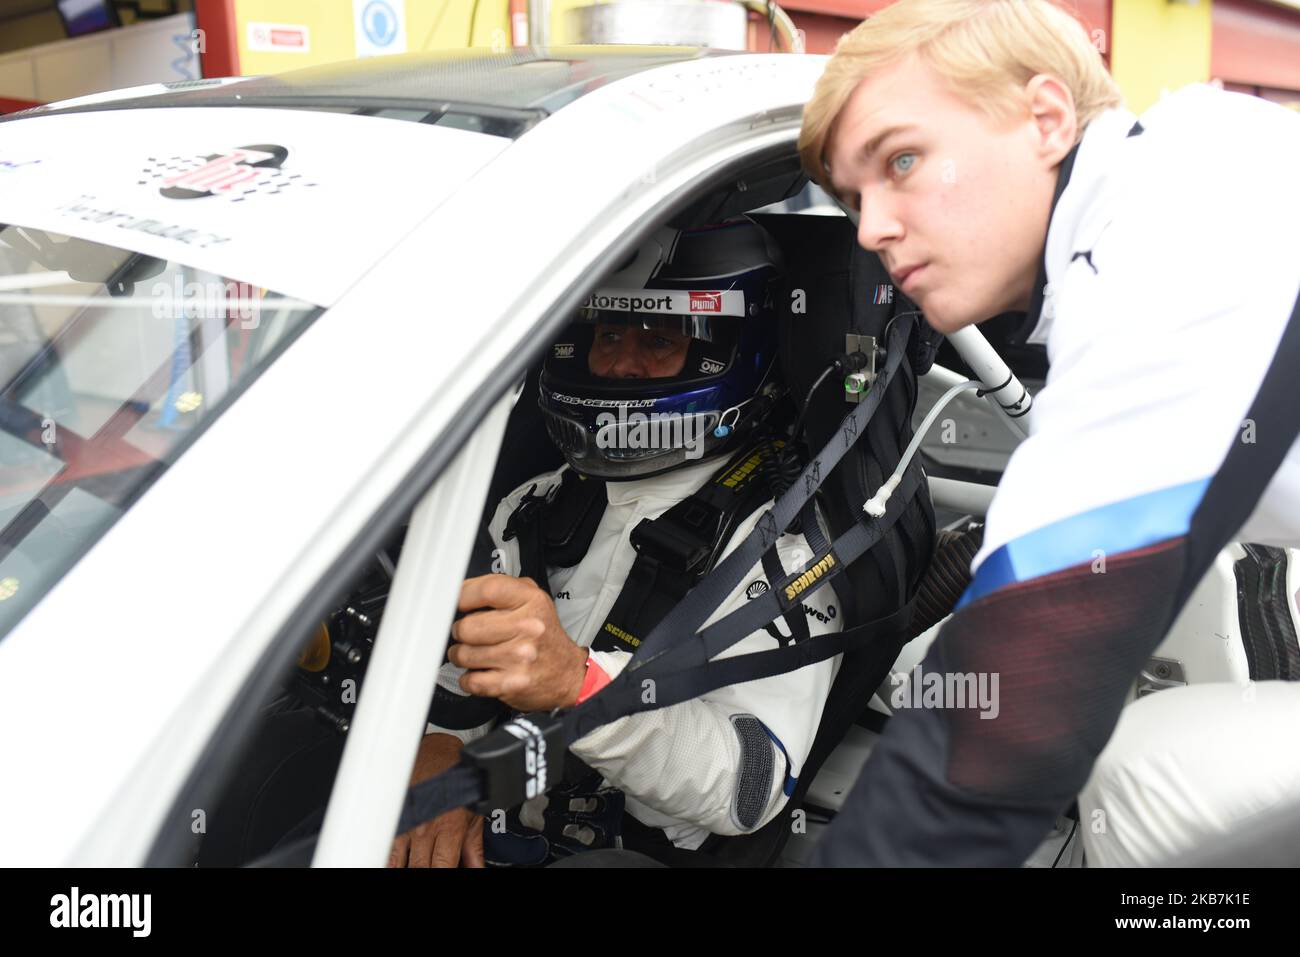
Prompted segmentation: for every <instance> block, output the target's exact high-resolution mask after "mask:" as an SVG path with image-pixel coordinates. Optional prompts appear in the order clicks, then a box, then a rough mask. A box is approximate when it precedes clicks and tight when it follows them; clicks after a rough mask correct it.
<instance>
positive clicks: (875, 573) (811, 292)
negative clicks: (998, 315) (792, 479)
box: [700, 214, 939, 867]
mask: <svg viewBox="0 0 1300 957" xmlns="http://www.w3.org/2000/svg"><path fill="white" fill-rule="evenodd" d="M751 218H752V219H754V221H755V222H757V223H758V224H759V225H761V226H762V227H764V228H765V229H767V230H768V231H769V232H770V233H771V234H772V236H773V237H774V238H775V239H776V241H777V244H778V245H779V246H780V248H781V250H782V252H783V253H784V254H785V257H786V270H787V273H786V274H787V288H786V289H785V290H784V295H783V298H782V303H783V305H782V311H781V331H780V349H781V352H780V356H781V363H782V366H783V368H784V372H785V376H786V381H787V383H788V384H789V387H790V391H791V394H792V395H794V396H795V397H796V399H799V400H802V399H803V397H804V396H805V395H807V393H808V390H809V389H810V388H811V387H812V386H813V383H814V382H815V381H816V379H817V377H818V376H819V375H820V374H821V372H822V371H823V370H824V369H825V367H826V365H827V363H828V362H829V361H830V359H831V358H833V357H835V356H837V355H841V354H843V353H844V352H845V351H846V348H845V339H844V336H845V333H846V332H849V331H861V332H863V333H865V334H871V335H874V336H875V337H877V339H878V340H880V341H883V331H884V326H885V324H886V323H887V321H888V318H890V317H892V315H896V314H898V313H899V312H901V311H903V310H905V309H911V308H912V306H911V304H910V303H907V301H906V300H904V299H902V297H901V296H900V297H899V299H898V302H897V303H896V304H891V303H890V302H888V301H878V300H891V299H892V298H893V296H892V289H893V287H892V283H891V281H890V279H889V276H888V273H887V272H886V271H885V269H884V267H883V266H882V265H881V263H880V261H879V260H878V259H877V258H876V257H875V256H874V255H873V254H871V253H868V252H866V251H865V250H863V249H862V248H861V247H859V246H858V244H857V239H856V232H855V230H854V228H853V225H852V224H851V223H850V222H849V220H848V219H846V218H844V217H840V216H816V215H799V214H764V215H754V216H752V217H751ZM798 291H802V293H803V295H802V296H800V295H797V292H798ZM798 303H803V304H806V306H807V312H806V313H803V312H799V311H797V305H796V304H798ZM873 307H878V308H873ZM882 320H884V321H882ZM920 336H921V341H920V342H917V341H915V340H914V343H913V351H912V353H911V354H912V355H913V357H914V358H913V361H911V362H906V361H905V362H903V363H902V364H901V365H900V366H899V370H898V374H897V375H896V376H895V378H894V381H893V382H892V383H891V384H890V387H889V391H888V392H887V393H886V396H885V399H884V401H883V402H882V403H881V406H880V408H879V410H878V411H877V412H876V414H875V415H874V416H873V417H872V419H871V423H870V425H869V426H868V429H867V434H866V435H865V436H863V437H862V438H861V439H859V440H858V443H857V445H856V446H855V451H854V453H851V454H849V455H847V456H845V458H844V459H843V460H842V461H841V462H840V464H839V465H838V466H837V467H836V468H835V470H834V471H832V472H831V473H830V474H829V475H828V476H827V477H826V480H825V481H824V482H823V484H822V486H821V489H820V491H819V492H818V504H819V506H820V508H821V511H822V514H823V515H824V516H825V518H826V523H827V525H828V526H829V528H828V531H829V532H830V537H831V539H832V540H833V539H834V538H835V537H837V536H839V535H842V534H843V533H844V532H846V531H848V530H849V529H850V528H851V527H852V526H853V525H854V524H855V523H856V522H858V521H860V520H861V519H862V517H863V515H862V505H863V503H864V502H865V501H866V500H867V499H868V498H870V496H871V495H873V494H874V493H875V491H876V490H877V489H878V488H879V487H880V485H881V483H882V482H883V481H884V480H885V479H886V478H887V477H888V476H889V475H890V474H891V473H892V472H893V470H894V469H895V467H896V466H897V465H898V462H899V460H900V459H901V458H902V452H903V450H904V449H905V448H906V447H907V444H908V442H909V441H910V440H911V438H912V434H913V430H912V411H913V409H914V408H915V405H916V399H917V378H918V375H919V373H920V372H923V371H924V369H925V367H926V366H927V365H928V362H929V361H931V360H932V358H933V354H934V351H935V350H936V348H937V345H938V342H939V339H938V337H937V335H932V334H931V333H929V332H928V331H926V330H924V329H922V331H921V333H920ZM850 408H851V407H850V406H849V405H848V404H847V403H846V402H845V399H844V393H843V391H842V390H841V389H840V388H839V386H838V383H828V384H827V385H826V386H825V387H824V388H820V389H818V390H817V391H816V393H815V394H814V395H813V396H812V399H811V401H810V402H809V408H808V414H807V426H806V428H807V432H806V444H807V447H808V448H809V449H811V450H814V451H815V450H817V449H820V448H821V447H822V446H823V445H825V444H826V442H827V441H829V439H830V438H831V436H832V435H833V434H834V433H835V432H836V431H837V429H838V427H839V423H840V422H841V420H842V419H843V418H844V416H845V415H846V414H847V412H848V411H849V410H850ZM917 467H919V465H918V466H917ZM935 540H936V528H935V515H934V507H933V505H932V503H931V501H930V495H929V492H928V490H927V487H926V486H925V484H924V483H922V485H921V489H920V491H919V492H918V493H917V494H916V495H915V496H914V498H913V499H912V501H911V502H910V503H909V504H908V506H907V508H906V510H905V511H904V512H903V514H902V516H901V517H900V518H899V520H898V521H897V523H896V524H895V525H894V526H893V527H892V528H891V529H890V530H889V532H888V533H887V534H886V535H885V537H884V538H883V539H882V540H881V541H880V543H879V544H877V545H876V546H875V547H874V548H873V549H871V550H870V551H869V552H867V553H866V554H865V555H863V556H861V557H860V558H858V559H857V561H855V562H853V563H852V564H850V565H849V566H848V567H847V568H846V569H845V570H844V571H843V572H842V573H841V575H840V577H839V578H838V579H836V581H835V583H834V585H833V587H834V589H835V594H836V596H837V597H838V599H839V601H840V604H841V607H842V610H843V612H844V627H845V628H846V629H847V628H850V627H853V626H857V625H863V624H866V623H868V622H871V621H875V620H877V619H880V618H883V617H885V616H887V615H890V614H893V613H894V612H897V611H899V610H900V609H902V608H903V607H904V606H906V605H908V604H909V603H910V602H912V601H913V600H914V598H915V597H916V595H917V592H918V588H919V586H920V583H921V581H922V579H923V577H924V576H925V573H926V570H927V568H928V567H929V564H930V561H931V558H932V555H933V552H934V547H935ZM915 634H917V631H916V630H915V629H909V630H908V631H907V632H906V633H905V634H902V635H898V636H896V637H892V638H891V637H882V638H881V639H880V640H879V641H877V642H874V643H872V644H871V645H869V646H867V647H866V648H864V649H862V650H859V651H854V652H850V653H848V654H846V655H845V656H844V657H843V659H842V660H841V664H840V669H839V672H838V674H837V675H836V678H835V682H834V684H833V685H832V687H831V691H830V694H829V696H828V697H827V700H826V704H825V707H824V709H823V711H822V718H821V723H820V724H819V725H818V729H817V735H816V737H815V739H814V741H813V746H812V750H811V752H810V753H809V755H808V758H807V759H806V760H805V762H804V764H803V767H802V768H801V769H800V771H799V777H798V780H797V782H796V785H795V789H794V793H793V794H792V795H791V797H790V798H789V801H788V803H787V804H786V807H785V808H784V809H783V810H782V812H781V813H780V814H778V815H777V816H776V817H775V818H773V819H772V820H771V821H769V822H768V823H767V824H766V825H764V826H763V827H761V828H759V829H758V830H757V831H755V832H754V833H752V834H746V835H741V836H737V837H722V836H716V835H715V836H714V837H712V838H710V839H709V840H707V841H705V843H704V845H703V846H702V847H701V848H700V850H701V851H702V852H704V853H708V854H711V855H713V856H714V857H715V858H716V859H717V860H718V861H719V862H720V863H724V864H730V865H733V866H742V867H763V866H771V865H772V864H774V863H775V862H776V861H777V859H778V858H779V856H780V854H781V851H782V849H783V848H784V847H785V843H786V841H787V840H788V839H789V837H790V835H791V833H792V827H791V821H792V814H793V812H794V811H795V810H797V809H799V808H800V807H801V806H802V804H803V801H804V797H805V795H806V794H807V791H808V788H809V786H810V785H811V783H812V781H813V779H814V778H815V777H816V776H817V772H818V770H819V769H820V768H821V766H822V764H823V763H824V762H825V760H826V758H827V757H828V756H829V755H830V753H831V752H832V751H833V750H834V749H835V747H836V746H837V745H838V744H839V743H840V741H842V740H843V738H844V736H845V734H846V733H847V732H848V730H849V727H850V726H851V725H853V724H854V722H855V721H857V720H858V718H859V717H860V716H861V715H862V714H863V712H864V711H866V709H867V704H868V702H869V701H870V700H871V696H872V694H873V693H874V692H875V690H876V689H877V688H878V687H879V686H880V685H881V683H882V682H883V681H884V680H885V678H886V676H887V675H888V673H889V669H890V666H891V665H893V663H894V661H895V660H896V659H897V657H898V653H899V651H900V650H901V649H902V647H903V645H905V644H906V643H907V641H909V640H910V639H911V638H912V637H914V636H915Z"/></svg>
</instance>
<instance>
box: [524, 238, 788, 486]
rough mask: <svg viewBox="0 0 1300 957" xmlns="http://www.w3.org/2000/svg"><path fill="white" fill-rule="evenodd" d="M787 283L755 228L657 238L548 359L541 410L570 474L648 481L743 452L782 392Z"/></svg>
mask: <svg viewBox="0 0 1300 957" xmlns="http://www.w3.org/2000/svg"><path fill="white" fill-rule="evenodd" d="M781 275H782V265H781V261H780V254H779V252H778V250H777V248H776V246H775V244H774V243H773V241H772V239H771V237H770V236H769V235H768V234H767V232H766V231H765V230H763V229H762V228H761V227H759V226H758V225H757V224H756V223H754V222H753V221H752V220H749V219H743V218H742V219H738V220H734V221H729V222H725V223H720V224H716V225H710V226H702V227H696V228H692V229H686V230H677V229H672V228H663V229H660V230H658V231H657V232H655V233H654V234H653V235H652V236H651V238H650V239H649V240H647V241H646V242H645V243H644V244H643V245H642V246H641V247H640V248H639V249H638V250H637V251H636V252H635V253H634V254H633V256H632V257H630V259H629V260H628V261H627V262H626V263H624V264H623V266H622V267H621V268H620V269H619V270H618V271H617V272H616V273H614V274H613V275H612V276H610V277H609V278H608V280H607V281H606V282H605V284H604V285H602V286H601V287H600V288H598V289H597V290H596V291H595V292H593V293H592V294H591V296H590V297H589V298H588V299H587V300H586V302H585V303H583V305H582V306H581V308H580V309H579V310H578V312H577V314H576V315H575V316H574V317H573V319H572V321H571V322H570V323H569V325H568V326H567V327H566V328H565V329H564V331H563V332H562V333H561V334H560V336H559V337H558V338H557V339H556V340H555V341H554V342H552V343H551V344H550V345H549V347H548V349H547V352H546V357H545V360H544V363H543V366H542V374H541V380H540V384H541V389H540V397H539V399H538V404H539V405H540V406H541V409H542V412H543V415H544V417H545V419H546V427H547V431H548V433H549V434H550V437H551V440H552V441H553V442H554V443H555V444H556V446H558V447H559V449H560V451H561V452H562V453H563V454H564V457H565V459H566V460H567V461H568V463H569V464H570V466H572V467H573V468H574V469H575V470H576V471H578V472H580V473H582V474H584V475H589V476H592V477H595V478H601V479H609V480H618V479H633V478H645V477H648V476H651V475H658V474H661V473H663V472H667V471H669V470H670V469H674V468H677V467H678V466H681V465H684V464H687V463H689V462H691V461H694V460H699V459H702V458H706V457H709V456H712V455H716V454H719V453H721V452H723V451H727V450H729V449H730V448H731V447H732V446H734V445H735V444H737V443H738V442H741V441H744V439H745V438H746V437H747V436H748V435H749V434H750V433H751V432H752V431H753V430H754V427H755V426H756V425H757V424H758V423H759V422H761V421H762V419H763V417H764V416H765V414H766V413H767V411H768V409H769V408H770V407H771V405H772V404H773V403H774V402H775V400H776V397H777V396H778V394H779V386H778V384H777V383H776V382H775V381H774V375H775V373H774V362H775V358H776V351H777V347H776V316H775V310H774V302H775V300H774V297H775V295H776V291H777V284H778V282H779V281H780V278H781Z"/></svg>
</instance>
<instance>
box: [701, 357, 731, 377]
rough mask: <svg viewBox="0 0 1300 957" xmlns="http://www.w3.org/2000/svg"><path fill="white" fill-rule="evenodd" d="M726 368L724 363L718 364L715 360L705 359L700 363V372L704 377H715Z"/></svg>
mask: <svg viewBox="0 0 1300 957" xmlns="http://www.w3.org/2000/svg"><path fill="white" fill-rule="evenodd" d="M726 367H727V364H726V363H725V362H719V361H718V360H717V359H705V360H703V361H702V362H700V371H701V372H703V373H704V374H705V375H715V374H717V373H719V372H721V371H722V370H723V369H725V368H726Z"/></svg>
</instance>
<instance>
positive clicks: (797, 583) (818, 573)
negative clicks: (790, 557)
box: [785, 552, 835, 601]
mask: <svg viewBox="0 0 1300 957" xmlns="http://www.w3.org/2000/svg"><path fill="white" fill-rule="evenodd" d="M834 567H835V555H834V554H832V553H831V552H827V553H826V557H825V558H823V559H822V560H821V561H819V562H818V563H817V564H816V565H814V566H813V567H812V568H810V569H808V570H807V571H806V572H804V573H803V574H802V575H800V576H799V577H798V578H796V579H795V580H794V581H792V582H791V583H790V584H788V585H786V586H785V600H786V601H794V599H795V598H796V597H797V596H799V595H800V594H801V593H803V592H804V591H805V590H806V589H807V588H808V586H809V585H811V584H812V583H813V582H815V581H816V580H817V579H819V578H821V577H822V576H823V575H825V574H826V573H827V572H828V571H830V570H831V569H832V568H834Z"/></svg>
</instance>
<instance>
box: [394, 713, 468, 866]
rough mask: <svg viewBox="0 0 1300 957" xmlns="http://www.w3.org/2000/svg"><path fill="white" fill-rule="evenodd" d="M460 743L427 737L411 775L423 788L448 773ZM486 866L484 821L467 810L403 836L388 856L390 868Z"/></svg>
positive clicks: (448, 738) (447, 737)
mask: <svg viewBox="0 0 1300 957" xmlns="http://www.w3.org/2000/svg"><path fill="white" fill-rule="evenodd" d="M460 749H461V743H460V739H459V738H457V737H455V736H453V735H450V734H439V733H434V734H426V735H425V736H424V738H423V740H421V741H420V750H419V751H418V752H417V753H416V756H415V767H414V769H413V770H412V771H411V783H412V784H419V783H420V782H421V781H423V780H425V779H426V778H431V777H433V776H434V775H435V774H438V773H439V772H442V771H445V770H447V769H448V768H450V767H451V766H452V765H454V764H455V763H456V762H457V761H458V760H459V759H460ZM457 864H463V865H464V866H466V867H482V866H483V818H481V817H480V816H479V815H477V814H474V813H473V812H472V811H468V810H466V809H465V808H463V807H460V808H454V809H453V810H450V811H448V812H446V813H445V814H442V815H439V816H438V817H436V818H434V819H433V820H432V821H426V822H425V823H423V824H421V825H419V826H418V827H414V828H412V829H411V830H409V831H407V832H406V833H405V834H399V835H398V836H397V838H396V839H395V840H394V841H393V849H392V852H391V853H390V854H389V855H388V866H389V867H455V866H456V865H457Z"/></svg>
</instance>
